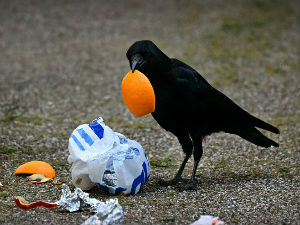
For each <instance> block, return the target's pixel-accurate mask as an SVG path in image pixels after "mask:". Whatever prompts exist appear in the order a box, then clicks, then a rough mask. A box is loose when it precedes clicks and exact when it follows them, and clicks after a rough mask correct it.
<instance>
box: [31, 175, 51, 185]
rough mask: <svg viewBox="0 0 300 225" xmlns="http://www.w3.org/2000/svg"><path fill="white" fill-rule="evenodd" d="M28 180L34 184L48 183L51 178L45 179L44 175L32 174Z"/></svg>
mask: <svg viewBox="0 0 300 225" xmlns="http://www.w3.org/2000/svg"><path fill="white" fill-rule="evenodd" d="M27 179H28V180H29V181H30V182H31V183H33V184H40V183H46V182H48V181H50V180H51V178H48V177H45V176H44V175H42V174H32V175H31V176H29V177H27Z"/></svg>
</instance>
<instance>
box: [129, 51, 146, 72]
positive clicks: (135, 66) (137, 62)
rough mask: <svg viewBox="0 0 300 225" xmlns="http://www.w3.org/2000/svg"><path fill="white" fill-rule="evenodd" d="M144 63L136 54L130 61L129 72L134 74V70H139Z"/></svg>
mask: <svg viewBox="0 0 300 225" xmlns="http://www.w3.org/2000/svg"><path fill="white" fill-rule="evenodd" d="M143 63H144V60H143V58H142V57H141V56H140V55H139V54H136V55H135V56H134V57H133V58H132V61H131V70H132V72H134V71H135V70H137V69H139V67H140V66H141V65H142V64H143Z"/></svg>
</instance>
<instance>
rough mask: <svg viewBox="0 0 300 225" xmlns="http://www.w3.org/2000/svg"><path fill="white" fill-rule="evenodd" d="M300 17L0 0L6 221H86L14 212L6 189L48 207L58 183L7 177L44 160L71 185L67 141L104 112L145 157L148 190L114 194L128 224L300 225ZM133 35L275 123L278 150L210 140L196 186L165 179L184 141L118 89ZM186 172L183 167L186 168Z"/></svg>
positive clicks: (258, 2) (224, 8) (1, 220)
mask: <svg viewBox="0 0 300 225" xmlns="http://www.w3.org/2000/svg"><path fill="white" fill-rule="evenodd" d="M299 14H300V7H299V1H280V0H277V1H262V0H255V1H226V3H225V1H217V0H214V1H208V0H206V1H201V2H198V1H190V2H186V1H183V0H182V1H180V0H179V1H147V2H146V1H143V2H142V1H56V2H54V1H0V160H1V164H0V182H1V183H2V184H3V187H2V188H1V190H0V214H1V216H0V224H80V223H82V222H83V221H84V220H85V219H86V218H87V217H88V216H89V215H90V214H89V213H88V212H75V213H69V212H66V211H63V210H60V209H53V210H47V209H44V208H38V209H35V210H32V211H22V210H20V209H19V208H17V207H16V206H15V204H14V202H13V196H15V195H20V196H24V197H25V198H26V199H27V200H29V201H35V200H38V199H43V200H52V201H53V200H56V199H58V198H59V196H60V190H61V185H54V184H52V183H47V184H40V185H32V184H28V183H27V181H26V178H25V177H23V176H14V175H13V173H14V171H15V169H16V168H17V167H18V166H19V165H20V164H22V163H24V162H27V161H30V160H44V161H47V162H49V163H51V164H52V165H53V167H54V168H55V170H56V173H57V179H58V180H59V181H61V182H63V183H66V184H68V185H69V186H70V187H72V184H71V182H70V180H71V177H70V171H69V169H70V166H69V165H68V163H67V161H66V159H67V157H68V149H67V144H68V137H69V135H70V133H71V132H72V131H73V129H75V128H76V127H77V126H78V125H79V124H82V123H88V122H90V121H91V120H93V119H95V118H97V117H98V116H102V117H103V118H104V119H105V121H106V123H107V125H109V126H110V127H112V128H113V129H114V130H115V131H118V132H121V133H123V134H125V135H126V136H128V137H129V138H131V139H135V140H137V141H139V142H140V143H141V144H142V145H143V147H144V149H145V151H146V153H147V155H148V157H149V159H150V161H151V177H150V180H149V182H148V183H147V184H146V185H145V188H144V190H143V191H142V192H141V193H139V194H137V195H135V196H118V198H119V202H120V203H121V205H122V206H123V209H124V212H125V223H126V224H130V223H135V224H190V223H191V222H193V221H195V220H196V219H198V218H199V216H200V215H202V214H208V215H213V216H219V217H220V218H221V219H222V220H223V221H225V222H226V223H227V224H300V197H299V196H300V172H299V169H300V166H299V158H300V147H299V146H300V138H299V136H300V107H299V106H300V102H299V101H300V98H299V97H300V96H299V95H300V92H299V87H300V84H299V83H300V82H299V70H300V69H299V47H300V43H299V28H300V16H299ZM140 39H150V40H153V41H154V42H155V43H156V44H157V45H158V46H159V47H160V48H161V49H163V50H164V51H165V52H166V53H167V54H168V55H169V56H172V57H176V58H179V59H181V60H183V61H184V62H186V63H188V64H190V65H191V66H193V67H194V68H196V69H197V70H198V71H199V72H200V73H201V74H202V75H203V76H204V77H205V78H206V79H207V80H208V81H209V82H210V83H211V84H212V85H213V86H215V87H217V88H218V89H220V90H221V91H223V92H224V93H225V94H226V95H228V96H229V97H230V98H232V99H233V100H234V101H235V102H237V103H238V104H239V105H240V106H242V107H243V108H244V109H246V110H247V111H249V112H251V113H252V114H254V115H255V116H258V117H260V118H261V119H263V120H265V121H267V122H270V123H272V124H274V125H275V126H277V127H278V128H279V129H280V131H281V134H280V136H277V135H272V134H269V133H266V135H268V136H269V137H271V138H273V139H274V140H275V141H278V142H279V143H280V147H279V148H269V149H264V148H260V147H257V146H254V145H252V144H250V143H248V142H246V141H244V140H242V139H241V138H239V137H237V136H234V135H229V134H224V133H219V134H214V135H211V136H209V137H207V138H206V140H205V143H204V156H203V158H202V160H201V164H200V168H199V169H198V173H197V179H198V190H197V191H188V192H178V191H177V188H178V187H176V186H175V187H173V186H172V187H161V186H160V185H159V184H158V180H159V179H169V178H171V177H172V176H174V174H175V173H176V171H177V168H178V166H179V165H180V162H181V160H182V159H183V153H182V151H181V149H180V145H179V143H178V141H177V140H176V138H175V137H174V136H172V135H171V134H170V133H167V132H166V131H164V130H163V129H161V128H160V127H159V126H158V125H157V124H156V123H155V121H154V120H153V118H151V117H148V118H135V117H133V116H132V115H131V114H130V113H129V112H128V111H127V109H126V108H125V106H124V104H123V102H122V98H121V92H120V84H121V80H122V77H123V76H124V75H125V74H126V73H127V72H128V70H129V67H128V62H127V59H126V57H125V53H126V50H127V48H128V47H129V46H130V45H131V44H132V43H133V42H134V41H136V40H140ZM191 170H192V162H189V163H188V165H187V168H186V170H185V172H184V176H185V177H189V176H190V173H191ZM72 188H73V187H72ZM90 194H91V196H92V197H96V198H98V199H102V200H105V199H108V198H111V197H112V196H108V195H106V194H105V193H104V192H102V191H100V190H99V189H97V188H95V189H92V190H91V191H90Z"/></svg>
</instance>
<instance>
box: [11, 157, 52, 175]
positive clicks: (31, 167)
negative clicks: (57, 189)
mask: <svg viewBox="0 0 300 225" xmlns="http://www.w3.org/2000/svg"><path fill="white" fill-rule="evenodd" d="M15 174H43V175H44V176H45V177H48V178H54V177H55V171H54V169H53V167H52V166H51V165H50V164H49V163H46V162H43V161H31V162H27V163H24V164H22V165H21V166H19V167H18V168H17V169H16V172H15Z"/></svg>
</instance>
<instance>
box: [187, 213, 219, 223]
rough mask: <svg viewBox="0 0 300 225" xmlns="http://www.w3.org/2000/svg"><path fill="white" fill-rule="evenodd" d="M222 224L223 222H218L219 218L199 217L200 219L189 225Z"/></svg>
mask: <svg viewBox="0 0 300 225" xmlns="http://www.w3.org/2000/svg"><path fill="white" fill-rule="evenodd" d="M222 224H224V222H223V221H221V220H219V217H213V216H208V215H201V216H200V219H199V220H197V221H195V222H194V223H192V224H191V225H222Z"/></svg>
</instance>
